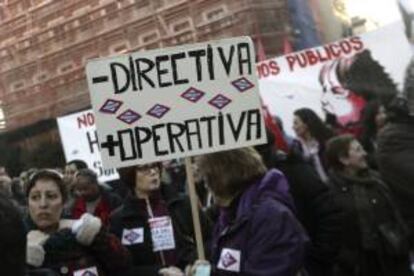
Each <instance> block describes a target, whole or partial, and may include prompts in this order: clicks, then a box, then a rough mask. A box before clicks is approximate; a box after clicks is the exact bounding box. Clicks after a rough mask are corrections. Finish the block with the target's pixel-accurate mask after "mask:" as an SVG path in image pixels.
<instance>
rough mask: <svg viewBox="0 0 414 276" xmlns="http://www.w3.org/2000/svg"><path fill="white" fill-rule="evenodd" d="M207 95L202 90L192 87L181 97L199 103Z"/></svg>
mask: <svg viewBox="0 0 414 276" xmlns="http://www.w3.org/2000/svg"><path fill="white" fill-rule="evenodd" d="M205 94H206V93H204V92H203V91H201V90H198V89H196V88H194V87H190V88H189V89H187V90H186V91H185V92H184V93H183V94H181V97H183V98H184V99H186V100H188V101H190V102H193V103H196V102H198V101H199V100H200V99H201V98H202V97H203V96H204V95H205Z"/></svg>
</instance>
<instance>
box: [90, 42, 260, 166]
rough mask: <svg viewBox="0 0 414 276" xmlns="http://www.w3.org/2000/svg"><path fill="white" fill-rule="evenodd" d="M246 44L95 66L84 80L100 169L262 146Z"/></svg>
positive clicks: (135, 56) (203, 46)
mask: <svg viewBox="0 0 414 276" xmlns="http://www.w3.org/2000/svg"><path fill="white" fill-rule="evenodd" d="M254 58H255V52H254V47H253V43H252V41H251V39H250V38H248V37H239V38H232V39H224V40H219V41H213V42H207V43H199V44H193V45H185V46H179V47H173V48H166V49H158V50H153V51H146V52H136V53H132V54H128V55H122V56H117V57H111V58H105V59H96V60H92V61H90V62H89V63H88V64H87V67H86V73H87V79H88V85H89V91H90V94H91V99H92V105H93V109H94V112H95V114H96V123H97V129H98V136H99V141H100V143H101V149H102V152H101V154H102V160H103V162H104V165H105V166H106V167H125V166H131V165H135V164H143V163H148V162H154V161H162V160H169V159H172V158H179V157H185V156H192V155H198V154H204V153H211V152H216V151H222V150H229V149H234V148H239V147H245V146H252V145H256V144H261V143H264V142H266V137H265V136H266V135H265V132H264V122H263V118H262V115H261V110H260V99H259V93H258V83H257V76H256V71H255V63H254Z"/></svg>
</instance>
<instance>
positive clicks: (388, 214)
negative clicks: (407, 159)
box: [330, 171, 411, 276]
mask: <svg viewBox="0 0 414 276" xmlns="http://www.w3.org/2000/svg"><path fill="white" fill-rule="evenodd" d="M330 179H331V184H332V187H333V191H334V197H335V200H336V201H337V202H338V203H339V204H340V205H341V206H342V209H343V210H344V216H343V224H342V225H343V228H342V240H341V248H340V251H339V255H338V258H337V263H336V268H335V275H337V276H342V275H347V276H365V275H378V276H388V275H399V276H404V275H407V276H408V275H411V274H410V272H409V263H408V254H407V253H408V252H405V253H401V254H399V255H398V256H397V255H393V254H392V253H391V252H390V251H389V250H388V249H387V247H386V240H385V239H384V237H383V236H382V235H381V233H380V228H381V227H382V226H383V225H393V226H396V225H397V226H399V227H400V228H399V229H403V227H404V226H403V225H402V223H400V220H399V219H398V218H397V215H396V214H397V213H398V210H396V208H395V205H394V203H393V201H392V199H391V196H390V193H389V191H388V189H387V187H386V186H385V184H384V183H383V182H382V181H381V180H380V179H379V177H378V175H376V174H375V173H374V172H369V171H368V172H366V173H364V174H363V175H361V176H359V177H349V176H345V175H344V174H342V173H339V172H332V173H331V174H330Z"/></svg>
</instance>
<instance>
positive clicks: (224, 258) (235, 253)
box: [217, 248, 241, 272]
mask: <svg viewBox="0 0 414 276" xmlns="http://www.w3.org/2000/svg"><path fill="white" fill-rule="evenodd" d="M240 260H241V252H240V250H235V249H230V248H223V249H222V251H221V254H220V259H219V262H218V264H217V268H219V269H222V270H227V271H233V272H240Z"/></svg>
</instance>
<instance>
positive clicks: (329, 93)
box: [319, 57, 365, 126]
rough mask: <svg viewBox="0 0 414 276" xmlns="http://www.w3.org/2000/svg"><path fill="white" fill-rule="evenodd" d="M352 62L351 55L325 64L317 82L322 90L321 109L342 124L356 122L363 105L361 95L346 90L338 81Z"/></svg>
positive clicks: (359, 117)
mask: <svg viewBox="0 0 414 276" xmlns="http://www.w3.org/2000/svg"><path fill="white" fill-rule="evenodd" d="M352 62H353V58H352V57H351V58H343V59H338V60H335V61H334V62H331V63H327V64H325V65H324V66H323V67H322V69H321V71H320V73H319V82H320V84H321V86H322V90H323V94H322V98H321V103H322V110H323V111H325V113H327V114H332V115H335V117H336V118H337V121H338V123H339V124H340V125H342V126H346V125H347V124H349V123H355V122H358V121H359V120H360V119H361V111H362V109H363V108H364V106H365V100H364V98H363V97H362V96H359V95H358V94H357V93H355V92H353V91H350V90H348V89H347V88H345V87H344V85H343V84H342V83H341V82H340V76H342V75H343V74H344V73H345V72H346V70H348V69H349V67H350V66H351V64H352Z"/></svg>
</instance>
